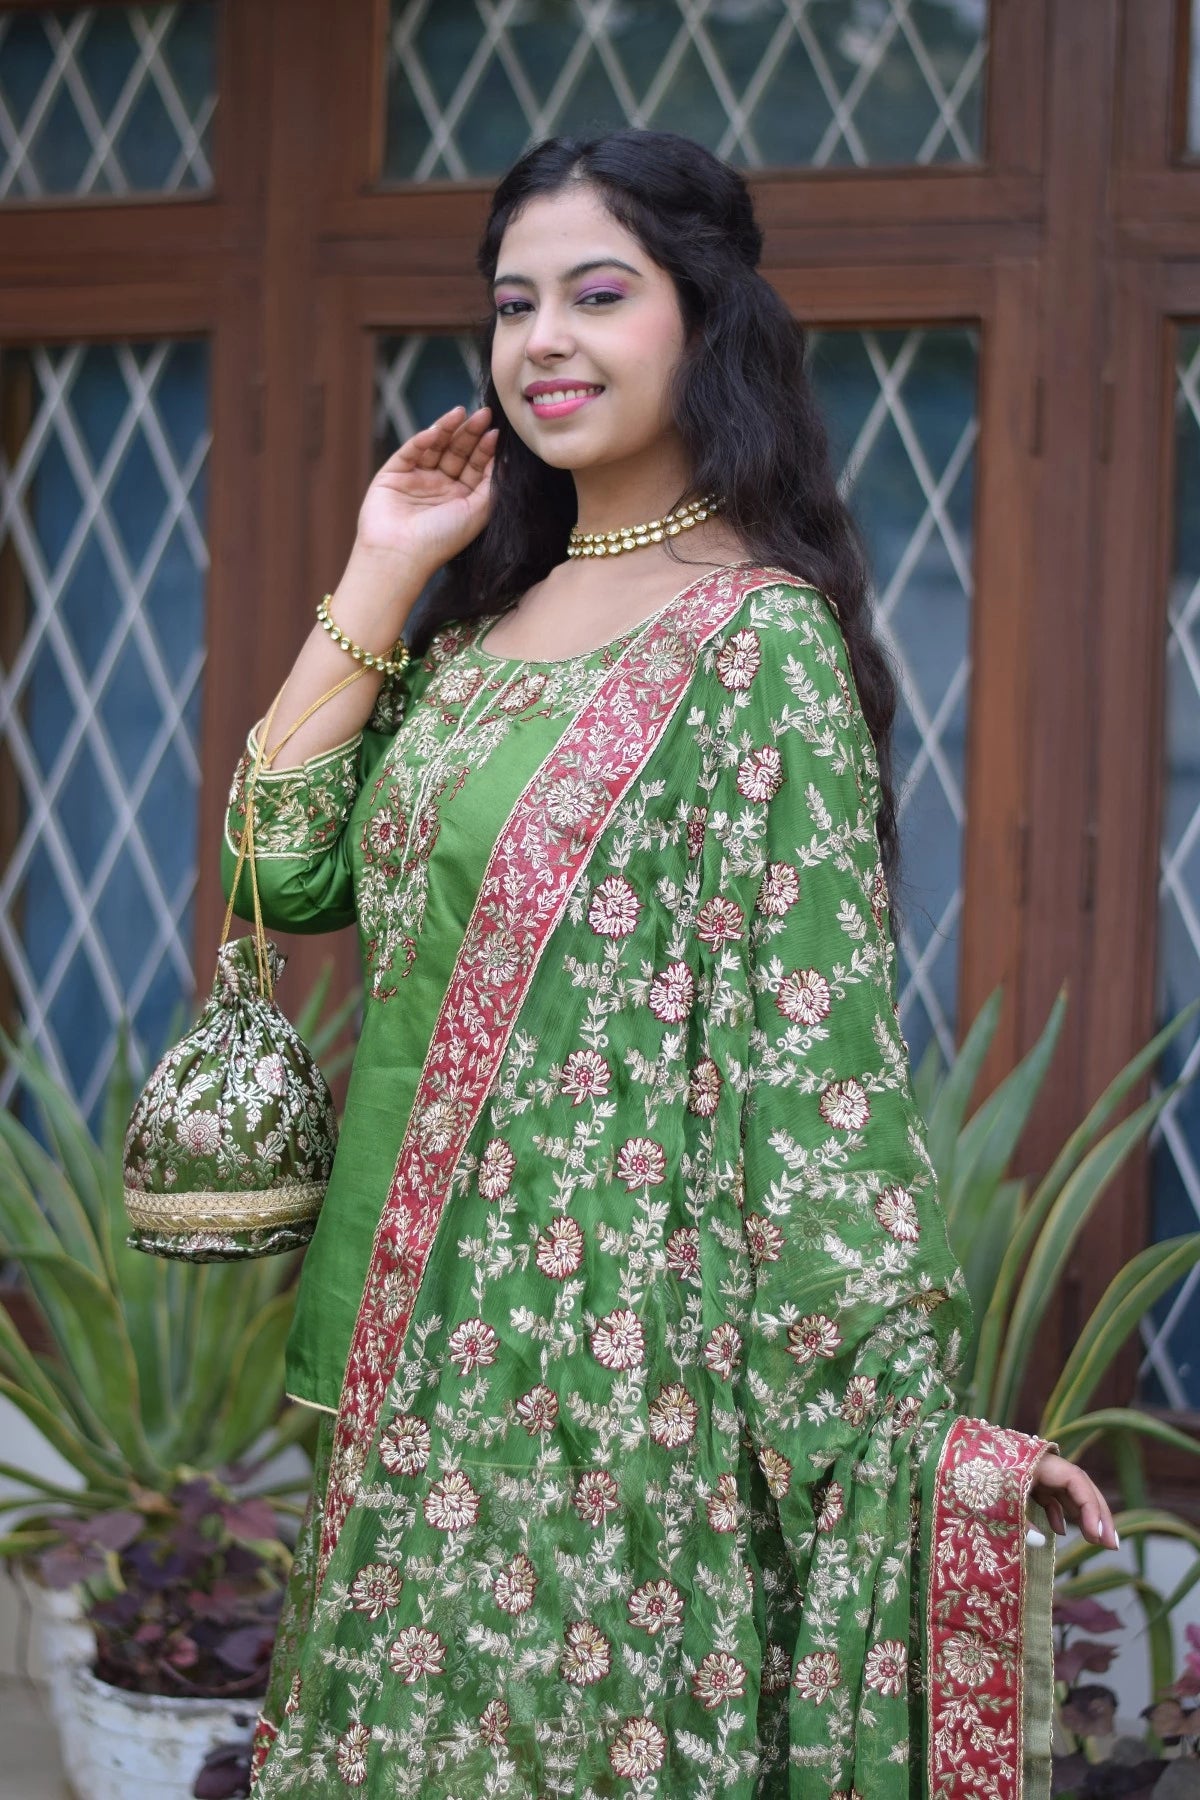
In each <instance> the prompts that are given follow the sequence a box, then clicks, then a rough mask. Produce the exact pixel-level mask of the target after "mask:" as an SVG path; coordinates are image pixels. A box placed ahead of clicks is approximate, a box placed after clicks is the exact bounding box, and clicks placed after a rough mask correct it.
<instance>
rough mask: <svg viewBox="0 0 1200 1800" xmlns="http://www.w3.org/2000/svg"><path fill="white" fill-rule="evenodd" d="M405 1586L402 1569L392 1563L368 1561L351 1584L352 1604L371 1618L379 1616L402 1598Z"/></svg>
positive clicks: (356, 1609)
mask: <svg viewBox="0 0 1200 1800" xmlns="http://www.w3.org/2000/svg"><path fill="white" fill-rule="evenodd" d="M403 1586H404V1582H403V1580H402V1578H401V1575H400V1571H399V1569H397V1568H396V1567H395V1566H394V1564H392V1563H368V1564H367V1565H366V1567H365V1568H363V1569H360V1570H359V1572H358V1574H357V1575H356V1576H355V1577H354V1580H353V1581H352V1582H351V1584H350V1604H351V1606H352V1607H353V1608H354V1610H355V1611H356V1612H362V1613H366V1615H367V1617H368V1618H369V1619H377V1618H379V1616H380V1614H381V1613H385V1612H387V1610H388V1608H389V1607H392V1606H396V1605H397V1604H398V1603H399V1600H400V1590H401V1588H402V1587H403Z"/></svg>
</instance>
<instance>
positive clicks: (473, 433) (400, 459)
mask: <svg viewBox="0 0 1200 1800" xmlns="http://www.w3.org/2000/svg"><path fill="white" fill-rule="evenodd" d="M490 419H491V409H490V408H489V407H486V406H479V407H476V409H475V411H474V412H472V413H468V411H467V409H466V407H465V406H461V405H460V406H452V407H451V408H450V410H449V412H444V413H443V414H442V415H441V417H440V418H437V419H435V420H434V421H433V424H432V425H426V426H425V427H424V429H423V430H421V431H414V433H413V435H412V436H411V437H410V438H408V439H406V440H405V442H404V443H403V444H401V446H400V448H399V449H398V450H394V451H393V452H392V454H391V456H389V457H388V459H387V461H386V462H385V463H384V464H383V465H382V467H381V468H380V470H379V473H380V474H381V475H382V474H383V473H385V472H388V473H391V474H400V473H401V472H402V471H406V470H410V469H442V470H444V472H445V473H446V474H448V475H451V476H453V477H454V478H455V479H457V477H458V475H459V472H460V471H461V470H462V469H463V468H465V467H467V466H468V465H470V466H472V467H474V466H476V465H475V462H474V459H475V458H476V457H477V456H478V455H479V453H480V446H481V443H482V440H483V439H484V438H485V437H486V438H487V439H489V441H490V448H488V447H487V446H484V452H483V454H484V463H485V464H486V461H487V460H488V457H489V456H490V455H491V453H492V452H493V451H494V450H495V445H496V437H497V435H498V432H497V430H496V428H495V427H493V428H492V429H491V430H490V431H489V429H488V426H489V421H490Z"/></svg>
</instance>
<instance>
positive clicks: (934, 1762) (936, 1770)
mask: <svg viewBox="0 0 1200 1800" xmlns="http://www.w3.org/2000/svg"><path fill="white" fill-rule="evenodd" d="M1052 1447H1053V1446H1052V1445H1050V1444H1049V1443H1048V1442H1047V1441H1046V1440H1045V1439H1044V1438H1036V1437H1027V1436H1026V1435H1025V1434H1024V1433H1023V1432H1020V1431H1009V1430H1007V1429H1005V1428H1004V1427H1002V1426H998V1425H989V1424H988V1423H987V1422H986V1420H983V1419H966V1418H963V1419H957V1420H956V1421H955V1423H954V1425H953V1426H952V1427H951V1430H950V1432H949V1435H948V1436H947V1438H946V1441H945V1443H944V1444H943V1446H942V1455H941V1459H940V1462H939V1465H938V1471H937V1478H936V1484H935V1489H934V1497H933V1517H932V1523H931V1529H930V1538H929V1563H930V1566H929V1571H928V1577H927V1584H926V1586H927V1601H926V1613H925V1625H926V1666H927V1683H926V1686H927V1694H926V1729H927V1734H928V1735H927V1751H926V1768H927V1773H928V1778H929V1795H930V1800H939V1796H940V1797H942V1800H950V1797H951V1796H957V1795H959V1794H963V1793H966V1792H968V1791H969V1792H971V1793H979V1794H984V1793H986V1794H988V1795H989V1796H992V1800H1020V1796H1021V1789H1022V1781H1023V1767H1022V1708H1023V1694H1022V1686H1021V1682H1022V1650H1023V1637H1022V1632H1023V1626H1024V1592H1023V1588H1024V1563H1025V1531H1026V1528H1027V1525H1028V1520H1027V1518H1026V1512H1025V1508H1026V1502H1027V1499H1028V1494H1029V1488H1030V1484H1031V1481H1032V1476H1033V1468H1034V1464H1035V1463H1036V1462H1037V1460H1038V1458H1039V1457H1040V1456H1041V1454H1042V1452H1043V1451H1044V1450H1048V1449H1051V1448H1052Z"/></svg>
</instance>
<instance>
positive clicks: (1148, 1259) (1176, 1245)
mask: <svg viewBox="0 0 1200 1800" xmlns="http://www.w3.org/2000/svg"><path fill="white" fill-rule="evenodd" d="M1197 1262H1200V1231H1193V1232H1190V1233H1188V1234H1187V1236H1185V1237H1177V1238H1167V1239H1165V1240H1163V1241H1162V1242H1161V1243H1157V1244H1151V1245H1150V1247H1149V1248H1148V1249H1146V1250H1143V1251H1141V1252H1140V1254H1139V1255H1137V1256H1135V1257H1133V1259H1132V1260H1131V1261H1130V1262H1127V1263H1126V1264H1125V1266H1124V1268H1122V1269H1119V1270H1118V1271H1117V1273H1116V1275H1114V1277H1113V1279H1112V1280H1111V1281H1110V1282H1109V1284H1108V1286H1107V1288H1106V1289H1105V1290H1104V1293H1103V1294H1102V1295H1101V1297H1100V1300H1099V1303H1098V1304H1097V1306H1096V1310H1095V1311H1094V1312H1093V1314H1092V1316H1091V1318H1090V1319H1089V1320H1088V1322H1087V1324H1086V1325H1085V1326H1084V1328H1083V1330H1082V1331H1081V1332H1080V1334H1079V1336H1078V1338H1077V1339H1076V1341H1075V1344H1074V1346H1073V1348H1072V1350H1071V1354H1070V1355H1069V1356H1068V1358H1067V1361H1066V1365H1065V1367H1064V1369H1063V1371H1062V1374H1061V1375H1060V1376H1059V1378H1058V1381H1057V1382H1056V1383H1055V1386H1054V1391H1053V1392H1052V1394H1051V1395H1050V1398H1049V1399H1048V1400H1047V1402H1046V1406H1045V1410H1044V1412H1043V1414H1042V1425H1041V1428H1040V1429H1041V1435H1042V1436H1043V1437H1057V1436H1058V1433H1059V1430H1060V1428H1061V1427H1062V1426H1064V1425H1066V1424H1069V1423H1070V1421H1071V1420H1072V1419H1073V1418H1074V1417H1075V1416H1076V1415H1077V1413H1078V1412H1079V1409H1080V1408H1081V1407H1082V1406H1084V1405H1085V1404H1086V1403H1087V1401H1088V1399H1089V1398H1090V1397H1091V1395H1092V1394H1093V1393H1094V1392H1095V1390H1096V1387H1097V1386H1098V1385H1099V1383H1100V1381H1101V1379H1102V1378H1103V1376H1104V1374H1105V1372H1106V1370H1107V1369H1108V1368H1109V1367H1110V1366H1111V1364H1112V1361H1113V1359H1114V1357H1116V1355H1117V1354H1118V1352H1119V1351H1120V1350H1121V1348H1122V1346H1123V1345H1124V1344H1125V1341H1126V1339H1127V1338H1128V1337H1129V1335H1130V1333H1131V1332H1133V1331H1136V1330H1137V1327H1138V1325H1139V1324H1140V1322H1141V1320H1142V1319H1143V1318H1144V1316H1145V1314H1146V1313H1147V1312H1148V1311H1149V1310H1150V1308H1151V1306H1153V1304H1154V1302H1155V1301H1156V1300H1157V1299H1158V1298H1159V1296H1160V1294H1165V1293H1166V1291H1167V1289H1168V1288H1169V1287H1173V1286H1174V1285H1175V1283H1176V1282H1177V1281H1179V1280H1181V1279H1182V1278H1183V1276H1185V1275H1186V1274H1187V1272H1188V1270H1189V1269H1191V1268H1193V1267H1194V1265H1195V1264H1196V1263H1197ZM1195 1448H1196V1449H1200V1444H1197V1445H1196V1446H1195Z"/></svg>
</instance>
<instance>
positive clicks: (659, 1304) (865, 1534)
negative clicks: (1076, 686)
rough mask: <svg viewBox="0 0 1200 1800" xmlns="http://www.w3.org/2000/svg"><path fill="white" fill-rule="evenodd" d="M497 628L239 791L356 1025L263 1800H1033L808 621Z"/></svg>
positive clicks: (1041, 1609)
mask: <svg viewBox="0 0 1200 1800" xmlns="http://www.w3.org/2000/svg"><path fill="white" fill-rule="evenodd" d="M477 638H478V631H477V628H476V627H475V626H468V627H452V628H449V629H447V630H446V631H444V632H442V633H440V634H439V635H438V637H437V638H436V639H435V640H434V643H433V645H432V646H431V648H430V652H429V654H428V655H427V656H426V657H425V658H424V659H423V661H422V663H421V664H420V665H419V666H418V667H416V668H415V669H410V670H409V671H408V672H406V675H405V676H404V678H403V679H402V680H401V681H400V682H398V683H397V684H395V685H393V687H392V688H391V689H390V690H389V691H388V693H387V696H386V698H385V699H384V701H383V703H382V705H381V708H380V709H379V711H378V712H377V715H376V717H375V719H374V720H373V722H372V726H371V728H370V729H369V730H368V732H367V733H366V734H364V737H363V739H362V741H361V742H356V743H354V744H350V745H346V746H343V747H341V748H340V749H339V750H336V751H332V752H330V753H329V754H328V755H327V756H326V757H323V758H319V759H316V760H315V761H314V762H313V763H310V764H308V765H306V766H305V767H304V768H302V769H298V770H295V771H287V772H283V773H281V774H280V775H279V776H277V777H273V778H272V780H271V782H270V784H269V785H268V787H267V788H265V789H264V790H263V792H262V794H260V797H259V798H260V802H265V804H262V805H261V808H260V813H259V820H260V822H259V823H258V824H256V841H257V842H259V843H261V844H263V846H264V849H265V852H266V854H265V856H264V857H263V859H262V861H261V864H260V879H261V880H262V882H263V887H264V896H265V899H266V906H267V916H268V918H269V919H273V920H274V921H275V922H276V923H278V924H287V923H290V924H293V925H294V924H297V923H302V922H305V921H307V922H308V923H309V924H310V925H312V926H319V925H321V924H325V925H334V924H339V923H346V922H349V920H350V919H351V918H357V921H358V925H359V931H360V936H361V942H362V948H363V966H364V976H365V982H366V987H367V992H368V996H369V998H368V1003H367V1020H368V1024H367V1027H366V1028H365V1029H364V1033H363V1037H362V1041H361V1043H360V1045H359V1049H358V1054H357V1057H356V1063H355V1070H354V1080H353V1084H352V1090H351V1103H350V1106H349V1107H348V1109H347V1114H346V1120H345V1124H344V1127H343V1133H342V1143H341V1146H340V1147H339V1151H338V1167H337V1169H335V1182H334V1185H333V1186H331V1188H330V1191H329V1196H328V1198H327V1201H326V1209H327V1211H326V1216H325V1218H324V1219H323V1221H322V1225H321V1227H320V1228H319V1230H318V1234H317V1236H316V1237H315V1238H314V1240H313V1245H312V1247H311V1248H310V1251H309V1253H308V1255H309V1260H308V1263H307V1265H306V1268H305V1271H304V1275H303V1278H302V1293H301V1300H300V1311H299V1315H298V1324H297V1331H296V1333H295V1334H294V1338H293V1344H292V1350H291V1355H292V1362H291V1371H292V1382H293V1386H294V1387H295V1389H296V1391H303V1392H304V1393H305V1397H306V1398H310V1399H317V1400H320V1401H321V1403H322V1404H326V1405H330V1404H332V1405H335V1406H336V1417H335V1418H330V1419H328V1420H327V1421H326V1422H325V1424H324V1425H323V1428H322V1461H321V1465H320V1467H319V1470H318V1477H317V1481H316V1485H315V1489H314V1501H313V1507H312V1509H311V1511H310V1516H309V1519H308V1521H307V1523H306V1527H305V1531H304V1534H303V1536H302V1541H301V1545H300V1548H299V1553H298V1556H297V1560H296V1567H295V1573H294V1578H293V1583H292V1588H291V1592H290V1595H289V1604H288V1609H287V1613H286V1616H285V1621H284V1625H283V1628H282V1630H281V1634H280V1641H279V1644H278V1646H277V1650H276V1657H275V1664H274V1668H273V1678H272V1691H271V1695H270V1697H269V1700H268V1704H267V1706H266V1708H265V1711H264V1716H263V1719H262V1721H261V1723H260V1730H259V1733H258V1736H257V1754H256V1786H255V1792H256V1794H257V1795H259V1796H260V1800H274V1796H276V1795H283V1794H290V1793H296V1794H302V1795H304V1796H323V1795H337V1794H343V1793H345V1792H346V1791H347V1790H353V1789H359V1790H361V1791H363V1792H365V1793H368V1794H372V1795H379V1796H384V1795H388V1796H411V1797H412V1800H417V1797H418V1796H419V1797H420V1800H467V1797H470V1800H475V1797H476V1796H482V1795H489V1796H492V1795H494V1796H496V1797H497V1800H547V1797H549V1796H556V1797H558V1796H563V1797H566V1796H570V1797H572V1800H592V1797H594V1796H599V1795H612V1794H630V1795H638V1796H649V1795H655V1796H671V1797H672V1800H677V1797H678V1800H682V1797H687V1800H716V1797H717V1796H723V1795H733V1796H735V1797H742V1800H749V1796H751V1795H768V1794H769V1795H779V1796H783V1795H787V1796H789V1797H790V1800H797V1797H805V1800H807V1797H808V1796H814V1797H816V1800H837V1797H839V1796H840V1797H842V1800H846V1797H847V1796H851V1795H858V1796H860V1797H861V1800H892V1797H893V1796H894V1797H896V1800H900V1797H901V1796H903V1797H905V1800H915V1797H920V1800H932V1796H935V1795H936V1796H939V1797H942V1796H946V1797H948V1796H953V1795H959V1794H963V1795H965V1794H971V1795H986V1796H989V1797H990V1800H1021V1797H1022V1796H1024V1797H1025V1800H1035V1797H1040V1796H1042V1795H1044V1794H1046V1793H1047V1792H1048V1770H1049V1760H1048V1759H1049V1712H1050V1703H1051V1698H1052V1681H1051V1675H1050V1665H1049V1656H1050V1627H1049V1600H1050V1587H1051V1583H1052V1577H1053V1560H1054V1551H1053V1537H1052V1535H1049V1542H1048V1543H1047V1544H1046V1546H1044V1547H1043V1548H1041V1549H1035V1548H1030V1547H1029V1546H1028V1545H1027V1544H1026V1540H1025V1528H1026V1525H1027V1523H1028V1522H1029V1520H1028V1515H1027V1510H1026V1509H1027V1505H1028V1504H1029V1488H1030V1484H1031V1480H1032V1471H1033V1468H1034V1465H1035V1463H1036V1460H1037V1457H1038V1456H1039V1455H1040V1453H1041V1451H1042V1450H1043V1449H1044V1448H1045V1447H1046V1446H1045V1444H1044V1442H1043V1441H1042V1440H1040V1439H1037V1438H1031V1437H1027V1436H1025V1435H1024V1434H1022V1433H1019V1432H1014V1431H1008V1430H1002V1429H999V1428H995V1427H992V1426H991V1425H989V1424H987V1423H986V1422H985V1421H981V1420H974V1419H969V1418H964V1417H962V1416H961V1415H959V1414H958V1413H957V1411H956V1409H955V1405H954V1396H953V1380H954V1376H955V1373H956V1370H957V1368H958V1366H959V1363H960V1359H961V1356H962V1353H963V1349H964V1345H965V1342H966V1337H967V1334H968V1333H969V1331H970V1329H971V1318H970V1309H969V1304H968V1301H967V1297H966V1292H965V1287H964V1283H963V1279H962V1274H961V1270H960V1269H959V1267H958V1265H957V1263H956V1262H955V1259H954V1257H953V1256H952V1254H951V1253H950V1251H949V1248H948V1246H947V1242H946V1235H945V1228H944V1224H943V1220H942V1215H941V1209H940V1205H939V1201H938V1193H937V1184H936V1179H935V1176H934V1171H933V1169H932V1165H931V1163H930V1161H929V1156H928V1150H927V1147H926V1141H925V1132H924V1126H923V1123H922V1121H921V1118H920V1115H919V1112H918V1109H917V1107H916V1104H915V1100H914V1097H913V1091H912V1084H911V1078H910V1071H909V1065H908V1058H907V1051H906V1047H905V1045H904V1041H903V1038H902V1037H901V1035H900V1029H899V1023H898V1013H897V1007H896V998H897V964H896V951H895V946H894V943H893V940H892V934H891V928H890V924H889V919H888V900H887V891H886V886H885V883H884V879H883V874H882V870H881V867H880V862H879V851H878V842H877V838H876V832H875V818H876V813H877V809H878V805H879V781H878V770H877V767H876V762H875V755H874V748H873V745H872V742H871V739H870V734H869V732H868V731H867V728H866V724H865V721H864V719H863V716H862V712H861V708H860V705H859V702H858V699H857V696H856V694H855V691H854V683H853V677H852V673H851V670H850V667H849V662H848V658H847V654H846V650H845V646H844V644H843V641H842V638H841V633H840V630H839V628H838V625H837V621H836V618H835V616H834V615H833V613H832V611H831V609H830V608H829V607H828V605H827V604H826V603H825V602H824V601H823V600H822V598H821V597H820V596H819V595H818V594H816V593H815V592H814V591H813V590H812V589H811V588H808V587H805V586H803V585H802V584H801V583H799V582H797V581H796V580H795V578H794V577H792V576H791V575H789V574H787V572H786V571H783V570H778V569H762V568H757V567H752V566H743V567H741V568H739V569H737V570H734V571H727V572H722V573H721V574H719V575H714V576H706V577H701V578H700V579H699V580H697V581H694V582H693V583H691V584H690V586H689V587H687V588H685V589H684V590H683V591H682V593H680V594H679V595H677V596H676V598H675V599H674V600H673V601H672V602H671V603H670V604H669V605H668V606H667V607H665V608H664V609H663V610H662V612H661V613H660V614H658V615H656V617H655V619H654V620H652V621H650V622H648V623H647V624H646V625H645V626H644V627H643V628H640V629H639V630H638V631H636V632H635V633H633V634H632V635H631V636H630V638H629V640H628V642H626V643H624V644H623V645H620V646H615V647H613V648H612V651H611V652H610V654H608V655H607V656H601V657H599V658H598V660H596V661H593V660H591V659H586V658H585V659H577V660H576V662H575V663H573V664H568V665H561V666H558V667H557V668H555V667H554V666H551V665H532V664H530V665H524V666H522V665H515V664H500V663H496V662H492V661H489V660H488V659H486V658H485V657H483V655H482V653H481V651H480V649H479V645H478V641H477ZM485 676H486V677H487V678H488V679H490V680H491V682H492V684H493V687H494V690H495V691H494V692H493V693H490V694H488V693H485V690H484V687H483V685H482V683H483V680H484V678H485ZM502 677H503V678H505V680H506V685H505V687H504V691H503V692H501V691H500V680H501V678H502ZM527 684H531V685H527ZM555 684H557V687H556V686H555ZM552 691H554V692H557V693H559V695H560V697H561V701H562V705H561V709H559V708H558V707H557V706H556V705H554V704H552V703H549V702H548V701H547V695H548V694H549V693H551V692H552ZM485 700H486V701H487V703H488V710H487V714H485V715H481V716H480V717H478V718H475V717H473V713H474V708H473V707H472V701H474V703H475V706H483V705H484V703H485ZM467 708H471V712H470V713H468V712H467V711H466V710H465V709H467ZM539 709H542V711H543V712H544V714H545V716H541V715H540V713H539ZM492 714H494V715H495V716H494V717H492V716H490V715H492ZM397 726H398V727H399V728H398V729H397ZM456 727H461V728H462V729H461V730H459V731H458V734H457V736H454V735H453V734H454V733H455V729H456ZM489 733H490V734H491V735H490V736H489ZM244 775H245V762H244V761H243V765H242V769H241V770H240V771H239V777H238V779H237V780H236V781H235V787H234V793H233V796H232V798H231V810H230V819H229V824H228V831H229V838H230V842H232V841H235V839H236V833H237V831H238V830H239V829H240V823H241V807H242V792H243V785H244ZM460 801H461V802H463V805H462V808H461V811H460V812H458V813H456V811H455V809H456V808H457V807H458V806H459V802H460ZM443 857H444V861H443V860H441V859H442V858H443ZM226 866H227V879H228V878H229V876H230V875H231V873H232V858H231V856H230V855H228V845H227V863H226ZM426 956H428V958H429V961H428V964H427V968H428V982H429V986H428V989H427V990H426V991H425V994H424V998H416V996H419V995H420V994H421V993H422V989H421V987H420V983H421V981H422V979H423V974H422V970H423V964H424V961H425V958H426ZM435 1012H436V1017H435V1016H434V1014H435ZM418 1065H419V1066H418ZM364 1139H373V1140H375V1141H373V1142H366V1141H362V1140H364ZM368 1238H369V1239H370V1241H369V1242H368ZM326 1313H327V1315H328V1318H327V1320H326V1319H325V1317H324V1316H323V1315H325V1314H326ZM351 1314H353V1317H351ZM343 1348H344V1354H343ZM339 1358H340V1359H341V1362H342V1365H343V1366H342V1367H337V1366H336V1365H337V1363H338V1360H339ZM335 1388H336V1389H337V1393H336V1397H335V1398H333V1399H331V1398H330V1396H332V1395H334V1391H335ZM1035 1519H1036V1522H1037V1523H1039V1524H1040V1525H1041V1526H1042V1527H1043V1529H1048V1528H1047V1526H1046V1521H1045V1517H1044V1514H1042V1513H1041V1512H1040V1509H1035Z"/></svg>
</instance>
